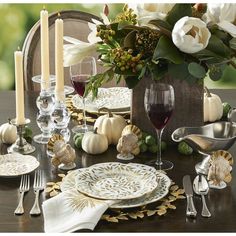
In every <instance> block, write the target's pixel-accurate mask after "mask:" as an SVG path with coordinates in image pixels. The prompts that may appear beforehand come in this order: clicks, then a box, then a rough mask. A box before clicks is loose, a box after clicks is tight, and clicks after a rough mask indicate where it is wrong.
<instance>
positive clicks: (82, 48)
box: [63, 36, 97, 67]
mask: <svg viewBox="0 0 236 236" xmlns="http://www.w3.org/2000/svg"><path fill="white" fill-rule="evenodd" d="M64 40H65V41H67V42H70V43H71V44H65V45H64V46H63V49H64V50H63V51H64V66H65V67H67V66H71V65H74V64H76V63H78V62H79V61H81V60H83V59H84V58H85V57H87V56H94V54H95V53H96V49H97V44H96V43H86V42H83V41H80V40H78V39H75V38H71V37H68V36H65V37H64Z"/></svg>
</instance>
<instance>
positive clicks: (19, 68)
mask: <svg viewBox="0 0 236 236" xmlns="http://www.w3.org/2000/svg"><path fill="white" fill-rule="evenodd" d="M14 57H15V87H16V124H17V125H22V124H24V123H25V106H24V83H23V54H22V52H21V51H16V52H15V53H14Z"/></svg>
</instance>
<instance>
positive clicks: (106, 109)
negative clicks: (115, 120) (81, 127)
mask: <svg viewBox="0 0 236 236" xmlns="http://www.w3.org/2000/svg"><path fill="white" fill-rule="evenodd" d="M101 111H106V112H108V116H109V117H113V114H112V112H111V111H110V109H108V108H107V107H101V108H99V109H98V113H100V112H101Z"/></svg>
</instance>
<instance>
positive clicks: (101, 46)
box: [64, 3, 236, 136]
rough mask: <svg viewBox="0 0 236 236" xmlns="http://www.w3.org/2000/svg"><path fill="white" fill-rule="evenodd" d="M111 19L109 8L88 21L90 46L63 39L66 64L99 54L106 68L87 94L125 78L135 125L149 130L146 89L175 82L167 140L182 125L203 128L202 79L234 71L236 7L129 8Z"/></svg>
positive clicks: (95, 92)
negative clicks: (229, 68) (153, 84)
mask: <svg viewBox="0 0 236 236" xmlns="http://www.w3.org/2000/svg"><path fill="white" fill-rule="evenodd" d="M108 16H109V9H108V7H107V6H106V7H105V8H104V12H103V13H102V14H101V17H102V19H101V22H99V21H96V20H93V23H88V26H89V28H90V29H91V33H90V34H89V36H88V42H81V41H79V40H76V39H73V38H70V37H65V40H66V41H68V42H70V43H71V44H66V45H64V53H65V54H64V65H65V66H70V65H71V64H75V63H76V62H78V61H79V60H81V59H83V57H86V56H90V55H95V54H96V53H98V54H99V60H100V63H101V64H102V65H103V66H104V68H105V71H104V72H103V73H100V74H97V75H95V76H93V77H92V78H91V80H90V83H89V84H88V85H87V87H86V93H85V95H87V94H88V92H90V91H92V93H93V95H94V96H96V95H97V91H98V87H100V86H101V85H102V84H103V83H106V82H108V81H110V80H114V79H115V80H116V81H117V83H118V82H119V81H120V80H121V79H125V81H126V84H127V86H128V87H129V88H134V90H133V101H132V108H133V109H132V113H131V115H132V117H131V118H132V121H133V123H134V124H138V123H139V124H140V123H142V125H141V127H140V128H144V129H146V127H147V126H148V124H149V123H150V122H149V121H144V119H145V118H144V117H143V114H144V109H143V94H144V89H145V86H146V85H147V84H148V83H150V81H152V80H156V81H158V80H162V81H164V82H168V83H175V84H174V88H175V91H176V109H175V114H174V117H173V118H172V120H171V122H170V124H168V127H170V126H172V127H171V129H170V131H169V133H168V136H170V133H171V132H172V131H173V130H174V129H175V128H177V127H179V126H198V125H202V124H203V81H204V78H205V77H206V76H207V75H208V76H209V77H210V78H211V79H212V80H219V79H220V78H221V77H222V75H223V72H224V70H225V68H226V66H228V65H231V66H233V67H234V68H236V64H235V62H234V60H235V52H236V38H235V37H236V26H235V22H236V4H223V3H222V4H139V5H136V6H135V7H134V9H131V8H129V7H128V6H127V5H125V6H124V8H123V11H122V12H121V13H120V14H118V15H117V16H116V18H115V19H113V20H110V19H108ZM147 77H148V79H147ZM167 77H169V78H171V80H170V79H166V78H167ZM150 78H151V79H150ZM144 80H145V82H143V81H144ZM186 114H188V116H186ZM172 123H174V124H173V125H172ZM150 130H151V128H149V131H150Z"/></svg>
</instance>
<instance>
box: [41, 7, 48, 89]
mask: <svg viewBox="0 0 236 236" xmlns="http://www.w3.org/2000/svg"><path fill="white" fill-rule="evenodd" d="M40 26H41V27H40V34H41V35H40V36H41V76H42V77H41V86H42V89H48V87H49V38H48V12H47V11H46V10H42V11H41V12H40Z"/></svg>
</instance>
